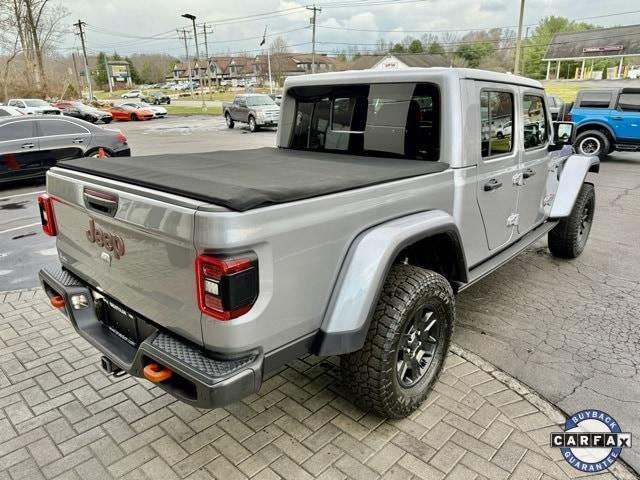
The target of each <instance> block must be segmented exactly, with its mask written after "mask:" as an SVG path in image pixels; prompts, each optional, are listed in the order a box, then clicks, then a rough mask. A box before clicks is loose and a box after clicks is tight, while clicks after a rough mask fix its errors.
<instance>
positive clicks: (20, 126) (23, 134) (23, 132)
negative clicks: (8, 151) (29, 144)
mask: <svg viewBox="0 0 640 480" xmlns="http://www.w3.org/2000/svg"><path fill="white" fill-rule="evenodd" d="M31 137H33V123H32V122H11V123H8V124H6V125H3V126H2V127H0V142H6V141H10V140H21V139H23V138H31Z"/></svg>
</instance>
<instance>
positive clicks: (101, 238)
mask: <svg viewBox="0 0 640 480" xmlns="http://www.w3.org/2000/svg"><path fill="white" fill-rule="evenodd" d="M86 233H87V240H89V241H90V242H91V243H95V244H96V245H98V246H99V247H103V248H104V249H105V250H106V251H108V252H113V256H114V257H116V259H120V257H123V256H124V240H123V239H122V237H120V236H118V235H115V234H113V233H109V232H105V231H103V230H102V229H101V228H100V227H96V224H95V222H94V221H93V220H90V221H89V230H87V232H86Z"/></svg>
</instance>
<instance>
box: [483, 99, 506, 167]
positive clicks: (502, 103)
mask: <svg viewBox="0 0 640 480" xmlns="http://www.w3.org/2000/svg"><path fill="white" fill-rule="evenodd" d="M480 125H481V127H480V139H481V141H480V145H481V153H482V156H483V157H492V156H494V155H502V154H505V153H509V152H511V151H512V150H513V142H512V141H511V138H512V126H513V94H511V93H509V92H494V91H487V90H483V91H482V92H480Z"/></svg>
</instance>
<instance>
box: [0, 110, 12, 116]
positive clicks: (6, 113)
mask: <svg viewBox="0 0 640 480" xmlns="http://www.w3.org/2000/svg"><path fill="white" fill-rule="evenodd" d="M9 115H10V113H9V112H7V111H6V110H5V109H3V108H0V117H8V116H9Z"/></svg>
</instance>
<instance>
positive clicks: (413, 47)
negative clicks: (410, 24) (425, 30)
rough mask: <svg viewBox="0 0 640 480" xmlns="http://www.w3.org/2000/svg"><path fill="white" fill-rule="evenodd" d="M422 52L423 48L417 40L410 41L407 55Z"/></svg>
mask: <svg viewBox="0 0 640 480" xmlns="http://www.w3.org/2000/svg"><path fill="white" fill-rule="evenodd" d="M422 52H424V47H423V45H422V42H421V41H420V40H418V39H417V38H416V39H415V40H412V41H411V43H410V44H409V53H422Z"/></svg>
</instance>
